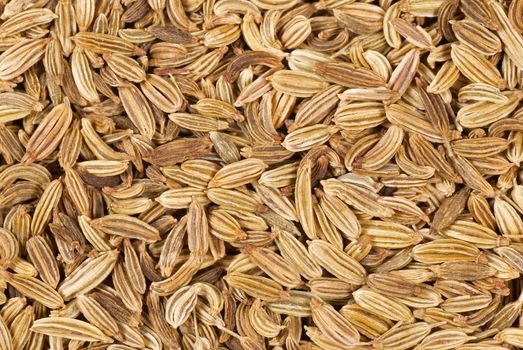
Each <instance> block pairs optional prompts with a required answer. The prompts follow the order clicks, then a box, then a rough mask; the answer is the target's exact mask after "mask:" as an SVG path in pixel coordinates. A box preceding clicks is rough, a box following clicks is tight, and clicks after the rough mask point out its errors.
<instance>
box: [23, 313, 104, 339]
mask: <svg viewBox="0 0 523 350" xmlns="http://www.w3.org/2000/svg"><path fill="white" fill-rule="evenodd" d="M31 331H33V332H37V333H43V334H46V335H49V336H55V337H61V338H66V339H72V340H80V341H102V342H106V343H112V342H113V340H112V339H111V338H109V337H108V336H106V335H104V334H103V333H102V331H101V330H99V329H98V328H96V327H95V326H93V325H91V324H89V323H87V322H84V321H80V320H76V319H73V318H68V317H46V318H41V319H39V320H36V321H34V322H33V325H32V326H31Z"/></svg>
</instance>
